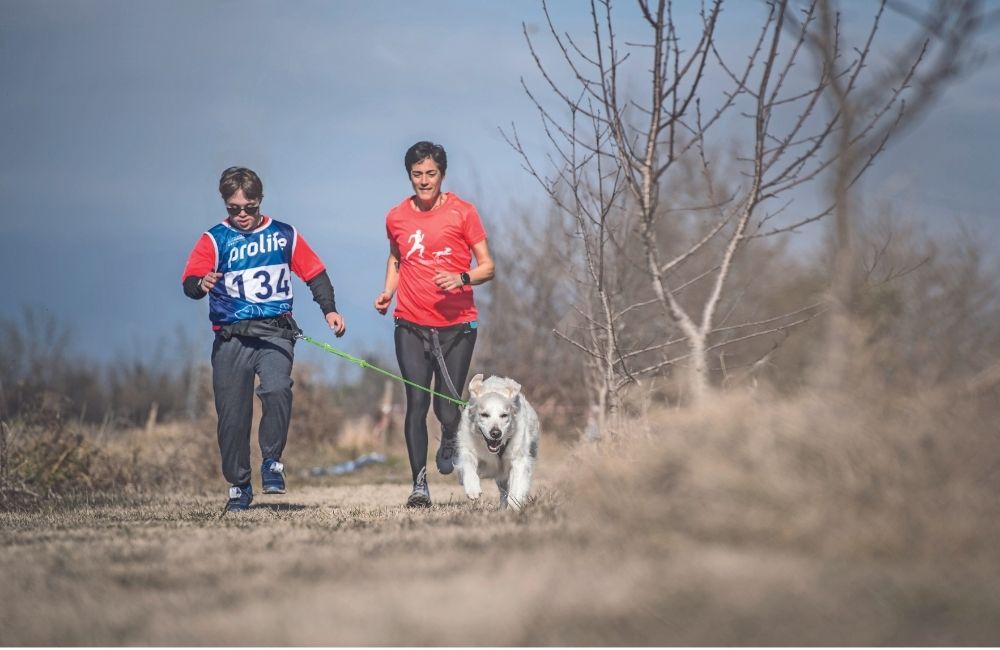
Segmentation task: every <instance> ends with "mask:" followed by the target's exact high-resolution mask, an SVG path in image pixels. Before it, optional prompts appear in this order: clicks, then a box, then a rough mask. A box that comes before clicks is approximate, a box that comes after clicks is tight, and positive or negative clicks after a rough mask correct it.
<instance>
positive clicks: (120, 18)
mask: <svg viewBox="0 0 1000 650" xmlns="http://www.w3.org/2000/svg"><path fill="white" fill-rule="evenodd" d="M622 4H625V5H627V3H622ZM851 4H852V3H848V6H850V5H851ZM555 5H556V12H557V14H558V15H559V16H560V24H561V25H562V26H563V27H565V28H566V29H568V30H574V29H579V28H581V27H583V26H585V25H584V22H583V19H584V16H583V15H582V12H581V11H580V10H579V9H580V7H579V5H576V4H575V3H571V2H565V1H564V2H556V3H555ZM746 6H747V4H746V3H741V5H740V6H738V7H737V9H736V10H735V11H733V12H730V14H729V15H732V14H735V13H738V12H740V11H746V9H745V7H746ZM630 13H634V12H630ZM735 18H737V19H738V16H735ZM541 19H542V13H541V9H540V6H539V4H538V3H537V2H535V1H534V0H530V1H529V0H511V1H506V2H473V1H464V0H448V1H445V0H437V1H433V2H423V3H402V2H389V1H387V0H375V1H368V2H346V1H345V2H334V1H332V0H329V1H322V2H318V1H303V0H296V1H295V2H278V1H270V2H262V1H251V2H237V1H233V0H213V1H210V2H204V1H201V0H171V1H170V2H153V1H151V0H87V1H84V0H80V1H76V2H74V1H70V0H0V82H2V84H3V90H2V92H0V124H2V125H3V127H2V129H0V200H2V205H3V214H4V216H3V217H2V219H3V226H4V227H3V236H2V237H0V270H2V277H3V278H5V280H6V281H7V283H8V289H7V291H6V292H5V293H6V295H5V300H4V302H3V304H4V316H6V317H15V316H17V315H18V314H19V313H20V311H21V310H22V309H23V306H24V305H33V306H35V307H36V308H38V309H40V310H43V311H44V312H46V313H51V314H52V315H53V316H55V317H56V319H57V320H59V321H60V322H62V323H63V324H64V325H65V326H67V327H69V328H70V329H71V332H72V337H73V338H72V341H73V343H74V346H75V349H76V350H77V351H78V352H79V353H80V354H83V355H85V356H90V357H93V358H98V359H106V358H112V357H117V356H121V355H126V356H136V355H139V356H143V355H148V354H151V353H152V352H153V351H156V350H159V351H160V352H161V353H162V352H163V350H164V349H166V350H167V353H168V354H177V355H194V356H195V357H201V358H205V359H207V356H208V351H209V345H210V338H211V337H210V333H209V329H208V320H207V304H206V303H205V302H204V301H199V302H195V301H191V300H189V299H188V298H186V297H184V296H183V294H182V293H181V289H180V272H181V270H182V268H183V265H184V261H185V259H186V256H187V254H188V252H189V250H190V248H191V246H192V245H193V244H194V242H195V241H196V239H197V238H198V236H199V234H200V233H201V232H203V231H204V230H206V229H207V228H209V227H210V226H211V225H212V224H214V223H216V222H218V221H219V220H221V219H222V218H223V216H224V213H223V211H222V203H221V200H220V199H219V197H218V193H217V189H216V184H217V181H218V177H219V174H220V172H221V171H222V169H224V168H225V167H228V166H230V165H234V164H241V165H246V166H249V167H251V168H253V169H255V170H256V171H258V173H260V175H261V176H262V178H263V180H264V184H265V195H266V197H265V203H264V206H265V212H266V213H268V214H271V215H272V216H275V217H277V218H279V219H282V220H284V221H288V222H290V223H292V224H294V225H296V226H297V227H298V228H299V229H300V231H301V232H302V234H303V235H304V236H305V237H306V238H307V239H308V240H309V242H310V243H311V244H312V245H313V247H314V248H315V249H316V250H317V251H318V252H319V253H320V255H321V257H323V259H324V261H325V262H326V264H327V266H328V269H329V271H330V275H331V278H332V279H333V282H334V285H335V287H336V289H337V297H338V306H339V307H340V310H341V312H342V313H343V314H344V316H345V318H346V319H347V323H348V329H349V333H348V336H347V337H346V338H344V339H341V341H340V343H339V345H340V346H341V347H343V348H345V349H347V350H349V351H352V352H354V353H359V352H360V353H366V352H369V351H378V352H379V353H381V354H383V355H384V358H391V354H392V353H391V345H392V343H391V341H392V332H391V330H392V327H391V322H390V320H389V319H388V318H383V317H380V316H378V315H377V314H376V313H375V311H374V310H373V309H372V306H371V303H372V300H373V299H374V297H375V295H376V294H377V293H378V291H379V290H380V289H381V286H382V277H383V273H384V262H385V254H386V242H385V235H384V227H383V224H384V216H385V212H386V211H387V210H388V209H389V208H390V207H391V206H392V205H394V204H395V203H397V202H398V201H399V200H401V199H402V198H403V197H404V196H405V195H406V194H407V193H408V192H409V189H410V188H409V185H408V183H407V181H406V177H405V172H404V170H403V166H402V156H403V152H404V151H405V150H406V148H407V147H408V146H409V145H410V144H412V143H413V142H415V141H417V140H421V139H430V140H434V141H437V142H440V143H442V144H444V145H445V147H446V148H447V150H448V153H449V173H448V178H447V179H446V181H445V188H446V189H451V190H454V191H457V192H458V193H459V194H461V195H462V196H464V197H465V198H468V199H470V200H472V201H474V202H475V203H477V204H478V205H479V207H480V211H481V213H482V214H483V218H484V222H485V224H486V226H487V229H488V230H489V228H490V224H491V223H495V224H496V223H500V222H502V221H503V220H504V219H505V218H506V215H507V214H508V213H509V212H510V211H511V208H512V206H514V205H520V206H527V207H528V209H530V210H537V211H538V212H541V211H543V210H544V209H545V206H544V203H543V197H542V195H541V193H540V191H539V190H538V188H537V186H536V184H535V182H534V181H533V180H532V179H531V178H529V177H528V175H527V174H526V173H525V172H524V171H523V170H522V169H521V168H520V161H519V160H518V158H517V157H516V155H515V154H514V153H513V152H512V151H511V150H510V148H509V147H508V146H507V144H506V143H505V142H504V141H503V139H502V138H501V136H500V134H499V133H498V130H497V129H498V127H501V126H503V127H506V126H508V125H510V124H511V123H512V122H514V123H516V124H517V125H518V128H519V130H520V131H521V133H522V135H524V136H526V138H527V140H528V141H529V142H537V143H538V144H539V145H540V144H541V131H540V128H539V125H538V119H537V114H536V112H535V111H534V109H533V107H532V105H531V104H530V102H529V101H528V99H527V98H526V97H525V95H524V93H523V92H522V90H521V87H520V81H519V79H520V78H521V77H522V76H524V77H525V78H526V79H527V80H528V81H529V83H532V84H534V85H536V86H537V84H538V78H537V74H536V72H535V69H534V66H533V63H532V60H531V58H530V55H529V53H528V52H527V51H526V48H525V46H524V39H523V35H522V33H521V23H522V21H525V22H527V23H529V25H536V26H539V25H541ZM729 25H730V26H728V27H727V29H728V30H729V32H728V34H730V35H731V37H732V38H738V37H739V33H740V28H739V21H738V20H735V21H734V22H732V23H729ZM629 27H630V26H629V25H628V23H623V25H622V28H623V31H626V32H627V30H628V29H629ZM577 33H579V32H577ZM998 114H1000V75H998V73H997V72H996V70H995V68H986V69H983V70H981V71H980V72H978V73H977V74H975V75H973V76H972V77H970V78H968V79H966V80H964V81H963V82H962V83H960V84H957V85H955V86H953V87H952V88H951V89H950V90H949V92H948V93H947V94H946V96H945V97H944V98H943V99H942V101H941V102H940V104H939V105H938V106H937V107H936V109H935V110H934V111H933V113H931V114H930V115H928V116H927V117H925V118H924V119H923V120H922V121H921V122H920V124H919V125H918V126H917V127H916V128H915V129H913V130H911V131H910V132H908V133H907V134H906V137H905V138H903V139H902V140H901V141H899V142H897V143H896V144H895V145H894V146H893V148H892V149H890V151H889V152H888V153H887V154H886V156H885V157H884V158H883V159H882V160H881V161H880V163H879V167H878V168H877V170H876V172H875V174H873V181H872V182H871V183H869V185H873V186H875V187H876V188H879V189H880V191H882V192H883V193H884V194H885V195H887V196H890V197H891V198H892V199H893V200H894V201H896V202H898V203H899V204H901V205H903V206H905V207H904V209H905V210H911V211H913V212H914V213H915V214H918V215H919V216H922V217H924V218H927V219H932V220H934V219H937V220H939V221H940V222H941V223H952V222H954V220H956V219H964V220H966V221H968V222H970V223H972V224H974V225H975V226H977V227H979V228H982V229H983V230H984V232H987V233H991V234H992V235H994V236H995V235H997V234H1000V227H998V220H1000V218H998V214H997V212H998V211H997V208H996V207H995V206H996V203H997V197H996V193H995V191H994V190H993V189H992V187H991V186H992V185H993V184H994V182H995V178H996V173H995V171H994V163H993V158H994V157H995V149H996V146H997V143H1000V126H998V121H997V120H996V116H997V115H998ZM501 272H502V270H501ZM294 286H295V291H296V293H297V296H298V301H297V303H296V316H297V319H298V320H299V322H300V324H301V325H302V326H303V327H304V328H305V329H306V331H307V332H309V333H311V334H317V333H318V334H322V332H323V328H324V325H323V321H322V318H321V315H320V313H319V309H318V308H317V307H316V306H315V305H314V304H313V303H312V301H311V298H310V296H309V292H308V290H307V288H306V287H305V285H304V284H302V283H301V282H297V283H296V284H295V285H294ZM179 331H182V332H184V333H185V334H186V336H187V337H188V340H189V343H190V348H188V349H182V350H178V349H176V346H174V343H173V341H175V340H176V333H177V332H179ZM164 346H167V347H166V348H165V347H164ZM301 354H302V356H305V357H307V358H311V359H314V360H321V356H320V355H322V353H321V352H318V351H317V352H315V353H313V352H311V351H306V350H302V351H301ZM323 361H324V363H328V361H326V360H323ZM334 363H339V362H338V361H334Z"/></svg>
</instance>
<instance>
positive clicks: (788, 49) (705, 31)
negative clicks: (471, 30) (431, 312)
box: [507, 0, 978, 409]
mask: <svg viewBox="0 0 1000 650" xmlns="http://www.w3.org/2000/svg"><path fill="white" fill-rule="evenodd" d="M939 5H940V7H936V8H935V10H934V11H932V12H930V13H929V14H928V16H925V17H923V18H921V20H920V21H919V26H920V30H918V31H920V32H921V34H922V35H923V37H924V42H927V43H930V42H932V41H934V40H935V39H937V38H940V40H941V41H942V42H943V43H948V44H951V45H957V44H958V43H956V41H955V39H954V36H955V35H958V34H960V33H966V34H968V33H970V32H971V31H972V30H973V28H974V26H975V20H974V18H973V17H974V16H976V15H978V14H977V8H976V7H977V2H976V1H975V0H950V1H945V0H942V1H941V2H940V3H939ZM946 5H947V7H946ZM636 6H637V9H638V12H639V14H640V17H641V23H642V25H643V31H644V33H645V34H646V37H645V41H644V42H642V43H630V42H625V43H622V42H621V39H620V37H619V36H618V33H617V31H616V27H617V25H618V23H616V14H615V12H614V11H613V10H612V5H611V2H610V0H591V3H590V26H591V34H590V36H589V41H588V43H587V45H586V46H584V44H583V43H581V42H580V41H579V40H577V39H575V38H574V37H573V36H572V35H569V34H564V33H560V32H559V31H558V30H557V28H556V27H555V23H554V20H553V16H552V13H551V11H550V9H549V6H548V5H547V4H546V3H545V2H544V0H543V3H542V8H543V13H544V15H545V18H546V22H547V26H548V33H549V35H550V37H551V39H552V42H553V43H554V44H555V47H556V52H557V55H556V56H557V58H558V59H560V60H561V62H562V63H564V64H565V65H566V69H567V70H568V71H569V78H570V80H569V81H562V80H561V77H559V76H558V75H557V74H556V73H555V72H553V71H552V70H551V67H552V66H551V62H548V61H546V60H544V58H543V56H542V55H541V54H540V52H539V49H538V48H537V47H536V42H535V40H534V39H533V38H532V36H531V35H530V34H529V31H528V29H527V27H525V30H524V32H525V38H526V40H527V43H528V47H529V48H530V51H531V53H532V55H533V56H534V60H535V63H536V65H537V68H538V70H539V72H540V73H541V75H542V78H543V79H544V80H545V82H546V84H547V86H548V89H549V90H550V91H551V93H552V97H554V100H550V102H551V101H554V105H555V107H556V108H551V107H550V106H549V103H550V102H547V101H544V100H543V99H542V98H541V97H540V96H538V95H537V94H536V93H534V92H533V91H532V90H531V89H530V88H529V87H528V85H527V84H525V91H526V92H527V94H528V96H529V98H530V99H531V101H532V102H534V104H535V106H536V107H537V108H538V110H539V113H540V115H541V120H542V123H543V125H544V127H545V133H546V135H547V138H548V142H549V144H550V146H551V152H552V153H550V155H549V158H548V160H549V163H550V165H551V167H552V169H553V170H554V175H551V176H550V175H548V174H546V173H545V172H543V171H542V170H541V169H540V167H539V165H537V164H535V162H534V161H533V160H532V155H531V154H530V152H529V151H528V149H527V148H526V147H525V146H523V144H522V140H521V138H520V137H519V135H518V133H517V131H516V130H515V129H512V130H511V133H509V134H507V138H508V142H510V144H511V145H512V146H513V147H514V149H515V150H516V151H517V152H518V153H519V154H520V155H521V157H522V160H523V161H524V163H525V166H526V168H527V169H528V170H529V172H530V173H531V174H533V175H534V176H535V178H536V179H538V181H539V182H540V183H541V184H542V186H543V187H544V188H545V190H546V192H547V193H548V194H549V196H550V197H551V198H552V199H553V201H554V202H555V204H556V205H558V206H559V208H561V209H562V210H564V211H565V212H566V213H567V214H569V215H571V216H572V218H573V220H574V221H575V222H576V224H577V231H576V233H575V236H576V238H577V241H578V242H579V247H580V251H581V255H580V257H581V259H582V266H583V267H584V269H585V271H586V273H585V280H586V282H587V284H588V286H589V287H590V292H589V294H588V296H587V300H585V301H583V303H582V305H581V312H582V314H581V315H582V318H583V319H584V322H586V323H588V324H589V325H590V327H589V328H587V329H586V331H585V333H586V334H587V335H588V336H575V337H574V336H572V335H570V334H568V333H562V336H563V338H565V339H566V340H569V341H570V342H571V343H572V344H574V345H575V346H577V347H578V348H579V349H580V350H581V351H583V352H584V353H586V354H587V355H589V356H590V357H591V358H592V359H595V360H597V362H598V365H599V366H600V368H601V377H600V385H601V386H602V389H601V392H604V393H607V394H609V395H612V396H613V397H614V399H612V400H610V401H609V402H608V403H606V404H605V406H608V407H610V408H612V409H613V408H614V405H615V404H616V403H617V401H618V400H619V399H620V396H619V392H620V390H621V389H622V388H623V387H624V386H626V385H628V384H629V383H630V382H632V381H634V380H635V379H636V378H639V377H642V376H644V375H649V374H653V373H658V372H660V371H662V370H664V369H667V368H670V367H672V366H674V365H675V364H678V362H680V361H682V360H684V361H685V362H686V364H687V369H688V372H687V376H686V377H687V379H686V385H687V386H688V393H689V395H690V397H691V399H692V400H693V401H700V400H703V399H704V398H705V397H706V395H708V393H709V390H710V387H711V378H710V370H711V369H710V366H709V361H710V353H711V352H713V351H714V350H718V349H719V348H721V347H723V346H726V345H731V344H732V343H734V342H738V341H745V340H749V339H753V338H757V337H762V336H766V335H772V334H776V333H785V332H787V331H788V330H789V329H790V328H792V327H795V326H797V325H799V324H801V323H803V322H805V321H807V320H809V319H810V318H812V317H813V316H815V315H816V314H817V313H818V312H819V311H820V309H821V308H822V305H820V304H803V305H800V306H799V307H798V308H796V309H793V310H792V311H788V312H784V313H780V314H771V315H767V316H766V317H764V318H754V319H752V320H746V321H744V322H737V323H732V322H725V321H726V320H727V318H728V313H727V312H726V311H725V308H724V305H725V304H726V300H727V297H728V298H729V299H730V303H731V302H732V296H731V295H730V293H731V291H732V289H731V285H732V272H733V269H734V265H735V263H736V260H737V258H738V256H739V255H740V253H741V251H743V250H744V249H745V248H746V247H747V246H748V245H749V244H750V243H751V242H753V241H755V240H756V239H758V238H760V237H765V236H774V235H779V234H791V233H796V232H798V231H799V230H800V229H801V228H803V227H805V226H807V225H809V224H812V223H815V222H818V221H820V220H822V219H824V218H825V217H828V216H829V215H831V214H835V215H836V216H837V223H840V222H841V221H842V219H841V217H840V216H839V215H840V214H841V213H840V212H838V210H840V211H843V210H849V208H848V207H847V206H846V202H842V201H841V200H842V199H844V198H845V195H844V194H843V193H842V192H834V193H833V194H832V195H830V201H829V202H827V203H826V204H825V205H819V206H818V207H816V208H814V209H813V210H812V211H803V210H797V211H794V212H793V211H790V210H789V206H790V205H791V204H792V203H793V201H794V200H795V199H796V198H798V197H801V196H802V195H803V194H804V193H805V192H806V191H808V190H809V189H810V187H811V186H815V185H816V184H818V183H820V182H822V181H824V180H826V179H827V178H829V177H830V176H833V177H834V178H841V177H842V178H843V179H844V181H843V182H846V183H848V184H849V185H853V184H854V183H855V182H856V181H857V180H858V178H859V177H860V176H861V175H862V174H863V173H864V172H865V171H866V170H868V169H869V168H870V167H871V165H872V163H873V161H874V160H875V158H876V157H877V156H878V154H879V153H881V152H882V151H883V149H884V147H885V144H886V142H887V141H888V139H889V137H890V136H891V135H892V134H893V133H894V132H895V130H896V129H897V128H898V126H899V125H900V124H902V123H903V121H904V117H903V116H906V115H909V113H907V112H906V111H904V110H903V108H904V107H905V106H906V104H905V102H904V100H905V99H906V98H907V96H908V94H909V93H908V91H909V90H910V84H911V83H912V82H913V81H914V80H916V79H926V80H927V81H928V82H929V85H927V86H926V88H927V89H928V90H929V89H931V88H932V87H940V85H939V83H938V82H939V81H943V80H944V79H946V78H947V77H948V76H949V75H950V74H951V73H952V72H954V70H953V68H952V67H950V66H949V65H947V62H942V63H939V64H938V65H935V66H933V67H931V69H930V70H929V71H928V72H927V74H926V75H924V76H921V75H920V73H921V71H922V70H923V66H924V65H925V63H926V59H925V57H924V56H922V55H920V54H919V52H918V53H914V54H913V55H912V56H910V57H909V58H906V57H903V58H899V59H898V60H895V61H893V62H892V66H891V67H892V71H891V72H890V73H889V75H888V77H882V79H883V81H885V80H887V79H888V80H891V81H892V82H893V83H891V84H889V85H887V86H886V87H885V88H884V89H883V91H882V92H881V93H871V92H867V90H866V88H865V87H863V85H862V83H861V80H862V73H863V72H864V73H866V72H867V71H868V69H869V68H870V67H871V62H870V59H871V57H872V53H873V51H874V44H875V42H876V37H877V36H879V34H880V27H881V19H882V14H883V12H884V8H885V3H883V4H881V5H877V6H875V7H874V12H875V15H874V17H873V19H872V20H871V22H870V24H869V27H868V29H867V33H866V37H865V40H864V41H863V42H862V43H861V44H860V45H859V46H856V47H853V48H852V47H851V44H850V43H847V42H845V40H846V39H843V38H842V37H841V34H840V33H839V27H838V25H839V21H837V20H836V18H834V16H836V12H835V11H833V10H832V9H831V7H830V1H829V0H812V1H810V2H803V3H797V2H791V1H790V0H772V1H769V2H764V3H762V4H761V5H760V6H761V8H762V11H761V18H760V22H759V24H758V26H757V27H756V28H754V29H753V30H750V31H748V33H750V34H753V35H754V37H753V39H752V40H751V41H750V44H749V46H748V49H747V51H746V52H745V53H744V54H743V55H742V56H740V57H737V58H736V59H735V60H738V61H740V63H739V64H738V65H734V64H733V60H734V59H733V58H732V57H731V56H730V57H727V56H725V55H724V54H723V48H722V47H720V43H719V38H718V31H719V25H720V22H721V20H722V19H723V11H722V10H723V3H722V1H721V0H714V1H713V2H710V3H705V4H703V5H702V9H701V11H700V13H699V20H698V26H697V27H698V28H697V32H696V33H694V34H692V36H691V37H690V38H689V39H682V36H681V33H682V31H683V29H682V26H681V24H680V21H679V19H678V18H677V16H676V15H675V11H674V4H673V3H672V2H670V1H669V0H658V1H653V0H637V3H636ZM946 8H947V9H951V10H956V9H957V10H960V13H961V15H963V16H965V17H964V18H963V19H961V20H958V21H955V24H954V27H953V28H950V27H948V26H949V25H951V24H952V23H949V22H948V20H947V19H946V18H945V17H944V16H943V15H942V16H939V15H938V13H937V12H939V11H940V12H944V10H945V9H946ZM943 34H947V37H945V38H941V35H943ZM682 40H685V42H684V43H682ZM958 50H959V51H960V50H961V48H958ZM810 57H811V58H810ZM636 59H642V61H641V62H638V61H636ZM952 60H953V61H954V60H957V59H952ZM811 62H815V65H813V66H807V65H806V64H808V63H811ZM636 69H640V70H641V74H642V75H643V76H644V81H643V82H642V83H641V88H642V89H643V91H642V92H640V93H637V94H636V93H628V92H626V82H625V81H624V79H626V78H627V77H628V76H629V74H630V73H634V72H635V70H636ZM806 69H810V70H814V71H815V72H814V73H813V74H808V73H806V74H803V70H806ZM931 81H934V82H935V83H933V84H930V82H931ZM719 86H722V88H723V89H722V90H721V91H719V90H717V88H718V87H719ZM921 88H924V86H923V85H921ZM831 96H832V97H835V98H838V99H836V100H835V101H832V102H831V101H829V98H830V97H831ZM932 96H933V93H932V92H924V91H923V90H920V92H918V93H916V98H915V100H916V102H917V104H918V105H926V104H927V103H929V100H930V98H931V97H932ZM824 102H825V103H824ZM824 106H831V109H830V110H826V111H825V112H824V110H823V108H824ZM843 107H863V108H864V110H844V109H843ZM733 141H735V142H736V143H737V146H738V147H739V149H738V153H737V155H736V156H735V159H734V160H730V159H729V158H728V157H727V154H725V153H720V152H723V151H725V147H724V146H723V145H724V144H725V143H726V142H733ZM730 162H732V163H733V164H735V165H736V166H737V168H738V171H739V176H738V182H735V181H734V180H732V179H730V182H729V183H728V185H730V186H732V187H729V188H727V189H725V190H723V186H724V185H727V183H720V181H719V180H718V178H717V175H718V173H719V172H718V171H717V170H719V169H722V168H723V167H725V166H726V164H727V163H730ZM692 167H694V168H696V169H698V170H699V175H700V177H701V179H700V182H699V183H698V186H699V192H700V194H699V195H698V196H693V197H692V202H691V203H690V204H686V205H678V204H677V203H676V202H675V201H672V200H670V199H664V198H663V197H665V196H666V197H674V196H679V195H683V194H685V193H687V195H689V196H690V195H691V187H690V184H691V178H690V176H691V175H690V172H689V170H690V169H691V168H692ZM837 182H839V181H835V182H834V185H836V183H837ZM690 216H694V217H696V218H697V219H698V221H699V223H700V224H701V225H700V228H698V229H697V231H696V232H697V233H698V234H697V236H693V237H691V238H690V239H689V240H688V241H687V243H686V244H685V245H683V246H680V247H677V246H676V245H673V243H672V242H670V243H664V242H663V241H662V240H661V238H660V235H659V233H660V232H661V229H662V224H663V222H664V221H669V220H676V219H681V218H684V217H690ZM632 228H635V229H637V231H638V234H639V238H638V239H639V242H638V245H637V246H632V247H630V248H626V247H625V244H624V242H626V241H627V239H628V234H629V232H630V230H631V229H632ZM633 258H637V259H638V260H639V263H640V265H641V268H642V269H643V271H644V275H645V278H646V283H647V287H648V293H647V295H646V297H645V298H643V299H640V300H638V301H635V300H633V301H630V302H628V301H623V300H621V299H620V297H619V296H618V295H617V294H616V293H615V292H614V290H613V287H614V280H615V278H616V277H617V276H618V275H619V274H620V273H621V269H622V268H623V267H624V266H627V264H628V263H629V262H630V261H631V260H632V259H633ZM612 259H614V260H615V261H616V262H617V265H614V264H611V263H609V262H610V260H612ZM696 259H700V260H702V262H703V263H702V264H701V266H702V267H706V268H707V270H701V271H699V270H697V269H694V270H692V269H693V267H694V266H696V265H694V264H693V261H694V260H696ZM706 259H708V260H710V262H709V263H708V264H707V265H706V264H704V260H706ZM693 287H697V288H701V290H700V291H696V290H694V289H692V288H693ZM650 303H652V304H656V305H659V309H660V315H661V316H660V320H659V325H658V327H657V331H658V332H659V335H658V340H657V341H656V342H655V343H653V344H651V345H646V346H644V347H643V348H642V349H641V350H637V349H626V348H625V347H624V346H623V344H622V335H621V334H622V331H623V329H624V328H627V327H628V322H629V320H630V319H633V318H635V317H636V316H637V315H638V314H639V313H640V311H641V310H640V307H642V306H644V305H647V304H650ZM677 344H683V345H684V346H686V348H687V349H686V351H680V350H676V346H677ZM654 350H655V351H656V352H657V354H658V357H657V358H655V359H653V360H652V361H651V360H650V358H649V354H648V353H649V352H652V351H654ZM675 350H676V351H675ZM640 351H641V352H644V353H646V354H638V352H640Z"/></svg>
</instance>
